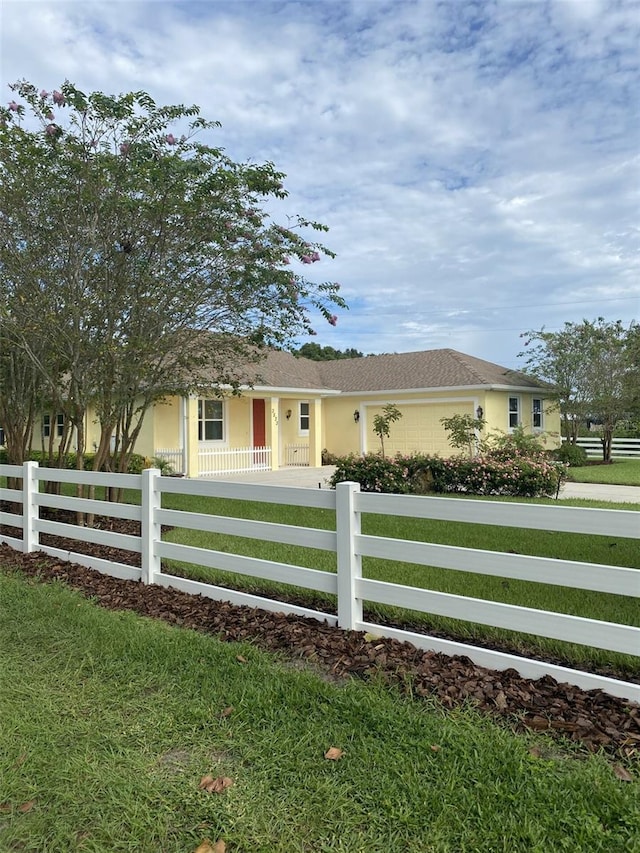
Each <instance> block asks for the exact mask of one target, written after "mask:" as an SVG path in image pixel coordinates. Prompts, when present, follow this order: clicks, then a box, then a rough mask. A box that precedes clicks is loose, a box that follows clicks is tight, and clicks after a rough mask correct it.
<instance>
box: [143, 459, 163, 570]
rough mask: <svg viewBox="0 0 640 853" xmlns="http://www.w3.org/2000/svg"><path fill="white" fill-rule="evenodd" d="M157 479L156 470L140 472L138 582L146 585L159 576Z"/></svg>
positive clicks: (147, 469) (149, 469) (159, 503)
mask: <svg viewBox="0 0 640 853" xmlns="http://www.w3.org/2000/svg"><path fill="white" fill-rule="evenodd" d="M159 479H160V471H159V470H158V469H157V468H145V469H144V470H143V472H142V489H141V504H142V522H141V525H140V536H141V568H142V573H141V576H140V580H141V581H142V583H146V584H150V583H155V578H156V575H158V574H160V557H159V556H158V555H157V554H156V542H159V541H160V523H159V522H158V521H157V520H156V519H157V510H159V509H160V505H161V498H162V493H161V491H160V488H159V487H160V483H159Z"/></svg>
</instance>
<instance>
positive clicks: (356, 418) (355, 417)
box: [353, 409, 360, 423]
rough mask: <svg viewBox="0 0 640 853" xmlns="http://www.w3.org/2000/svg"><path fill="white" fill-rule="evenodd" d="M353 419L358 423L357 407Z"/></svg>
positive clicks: (358, 413)
mask: <svg viewBox="0 0 640 853" xmlns="http://www.w3.org/2000/svg"><path fill="white" fill-rule="evenodd" d="M353 419H354V421H355V422H356V423H358V421H359V420H360V412H359V411H358V410H357V409H356V410H355V412H354V413H353Z"/></svg>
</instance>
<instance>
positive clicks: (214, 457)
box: [198, 447, 271, 477]
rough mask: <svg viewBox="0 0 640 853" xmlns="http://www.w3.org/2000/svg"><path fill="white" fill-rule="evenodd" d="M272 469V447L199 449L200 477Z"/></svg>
mask: <svg viewBox="0 0 640 853" xmlns="http://www.w3.org/2000/svg"><path fill="white" fill-rule="evenodd" d="M270 470H271V448H270V447H233V448H212V449H209V448H200V449H199V450H198V474H199V476H200V477H211V476H215V475H216V474H243V473H247V472H249V471H270Z"/></svg>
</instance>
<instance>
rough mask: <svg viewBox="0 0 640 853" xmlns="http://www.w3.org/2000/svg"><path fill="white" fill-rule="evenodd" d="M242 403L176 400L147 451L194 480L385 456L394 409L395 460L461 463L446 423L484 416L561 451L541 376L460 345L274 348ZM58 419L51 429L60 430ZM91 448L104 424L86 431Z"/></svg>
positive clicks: (167, 406)
mask: <svg viewBox="0 0 640 853" xmlns="http://www.w3.org/2000/svg"><path fill="white" fill-rule="evenodd" d="M251 370H253V371H255V372H254V373H253V375H249V374H248V375H247V385H246V387H245V388H244V389H243V392H242V394H241V395H240V396H234V395H231V394H229V395H228V396H223V397H219V396H215V395H214V394H211V396H207V395H206V393H203V394H202V395H201V396H196V395H191V396H189V397H170V398H167V399H165V400H164V401H163V402H160V403H158V404H156V405H155V407H154V408H153V409H152V410H151V411H150V412H148V413H147V415H146V417H145V422H144V426H143V430H142V433H141V435H140V438H139V440H138V443H137V445H136V451H137V452H138V453H141V454H143V455H145V456H149V457H152V456H157V457H161V458H164V459H166V460H167V461H168V462H169V463H170V464H171V465H172V466H173V468H174V470H175V471H176V472H181V473H184V474H186V475H187V476H191V477H197V476H208V475H213V474H222V473H231V472H240V471H247V470H256V469H276V468H279V467H283V466H292V465H293V466H295V465H311V466H319V465H321V464H322V462H321V460H322V451H323V449H326V450H327V451H328V452H329V453H331V454H334V455H344V454H347V453H367V452H375V451H377V450H379V449H380V441H379V439H378V437H377V435H376V434H375V433H374V431H373V419H374V417H375V415H376V414H379V413H382V410H383V407H384V406H385V405H386V404H387V403H393V404H395V405H396V406H397V407H398V408H399V410H400V412H401V414H402V418H401V419H400V420H398V421H396V422H395V423H393V424H392V426H391V430H390V436H389V438H388V439H385V452H386V453H387V454H388V455H394V454H395V453H397V452H401V453H410V452H411V451H421V452H424V453H438V454H440V455H441V456H447V455H450V454H451V453H453V452H456V451H453V449H452V448H451V446H450V445H449V442H448V438H447V433H446V431H445V429H444V427H443V425H442V423H441V418H444V417H451V416H452V415H454V414H456V413H459V414H469V415H472V416H474V417H476V416H480V417H483V418H484V420H485V421H486V422H487V427H486V429H487V430H501V431H503V432H505V433H507V432H509V431H510V430H513V429H514V428H515V427H517V426H520V425H521V426H523V427H524V429H525V430H526V431H527V432H533V433H540V434H543V433H544V434H545V436H548V437H549V440H550V446H555V445H557V444H559V441H560V439H559V435H560V416H559V413H558V411H557V410H556V409H554V407H553V406H552V405H551V403H550V401H549V390H548V388H547V387H546V386H544V385H543V384H541V383H539V382H537V381H536V380H535V379H533V378H532V377H530V376H527V375H526V374H524V373H520V372H518V371H515V370H509V369H508V368H506V367H501V366H500V365H498V364H493V363H491V362H488V361H484V360H482V359H479V358H474V357H473V356H470V355H465V354H464V353H461V352H457V351H456V350H453V349H436V350H427V351H422V352H410V353H396V354H391V355H370V356H364V357H362V358H354V359H341V360H338V361H311V360H309V359H305V358H298V357H295V356H293V355H292V354H291V353H288V352H280V351H270V352H269V353H268V354H267V356H266V358H265V359H264V361H262V362H261V363H259V364H258V365H257V366H254V367H252V368H251ZM54 422H55V421H54V417H53V416H50V422H49V425H50V428H53V426H54ZM87 427H88V431H87V434H88V436H89V443H88V447H89V449H90V447H91V440H92V433H95V432H96V429H97V426H96V425H95V424H94V425H93V426H92V425H91V424H87Z"/></svg>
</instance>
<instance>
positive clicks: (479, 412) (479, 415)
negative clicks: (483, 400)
mask: <svg viewBox="0 0 640 853" xmlns="http://www.w3.org/2000/svg"><path fill="white" fill-rule="evenodd" d="M483 415H484V409H483V408H482V406H478V408H477V409H476V417H477V419H478V420H479V421H481V420H482V416H483Z"/></svg>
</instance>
